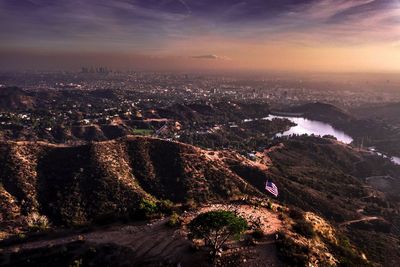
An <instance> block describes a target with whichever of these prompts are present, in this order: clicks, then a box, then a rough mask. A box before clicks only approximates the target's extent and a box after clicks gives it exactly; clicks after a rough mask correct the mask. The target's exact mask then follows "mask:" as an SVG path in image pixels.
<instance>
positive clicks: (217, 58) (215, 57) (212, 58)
mask: <svg viewBox="0 0 400 267" xmlns="http://www.w3.org/2000/svg"><path fill="white" fill-rule="evenodd" d="M192 58H196V59H211V60H232V59H231V58H229V57H225V56H217V55H214V54H208V55H200V56H193V57H192Z"/></svg>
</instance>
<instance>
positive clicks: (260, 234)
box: [251, 228, 264, 239]
mask: <svg viewBox="0 0 400 267" xmlns="http://www.w3.org/2000/svg"><path fill="white" fill-rule="evenodd" d="M251 236H252V237H254V238H255V239H262V238H263V237H264V231H263V230H262V229H261V228H258V229H255V230H254V231H253V232H252V233H251Z"/></svg>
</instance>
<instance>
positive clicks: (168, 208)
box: [157, 199, 174, 215]
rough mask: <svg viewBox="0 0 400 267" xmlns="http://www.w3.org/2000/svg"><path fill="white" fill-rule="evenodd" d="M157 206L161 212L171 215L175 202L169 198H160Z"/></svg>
mask: <svg viewBox="0 0 400 267" xmlns="http://www.w3.org/2000/svg"><path fill="white" fill-rule="evenodd" d="M157 208H158V211H159V212H161V213H163V214H168V215H170V214H172V213H173V209H174V203H172V201H170V200H168V199H166V200H160V201H158V202H157Z"/></svg>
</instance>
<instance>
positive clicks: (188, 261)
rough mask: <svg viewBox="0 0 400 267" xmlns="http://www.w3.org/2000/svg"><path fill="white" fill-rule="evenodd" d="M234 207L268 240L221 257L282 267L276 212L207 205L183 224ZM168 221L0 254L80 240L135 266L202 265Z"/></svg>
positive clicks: (28, 245) (46, 241)
mask: <svg viewBox="0 0 400 267" xmlns="http://www.w3.org/2000/svg"><path fill="white" fill-rule="evenodd" d="M233 208H234V209H235V210H236V211H237V212H238V213H239V214H240V215H242V216H243V217H245V218H246V219H247V220H248V221H252V220H259V222H260V223H261V227H262V229H263V230H264V233H265V234H266V235H267V237H266V238H265V239H264V240H262V241H260V242H259V244H258V245H257V246H243V244H242V243H243V242H236V241H235V242H232V243H231V244H230V248H229V249H228V250H227V251H225V252H224V255H229V254H233V253H236V252H242V253H244V254H245V260H244V262H243V265H241V266H281V264H280V262H279V260H278V258H277V253H276V248H275V243H274V237H275V233H276V232H277V231H278V230H279V229H280V227H281V221H280V220H279V219H278V217H277V215H276V214H275V213H273V212H270V211H268V210H267V209H265V208H254V207H252V206H248V205H235V206H227V205H210V206H205V207H202V208H200V209H199V210H198V211H197V212H191V213H186V214H185V215H184V216H183V220H184V223H188V222H189V221H190V220H191V219H192V218H193V217H194V216H196V215H197V214H199V213H202V212H206V211H210V210H216V209H233ZM257 218H258V219H257ZM167 220H168V218H167V219H163V220H158V221H155V222H153V223H151V224H150V223H149V224H144V223H143V224H130V225H114V226H110V227H108V228H106V229H104V228H103V229H96V230H93V231H92V232H88V233H81V234H72V235H69V236H66V237H59V238H54V239H50V240H49V239H42V240H38V241H31V242H26V243H22V244H18V245H12V246H10V247H5V248H3V249H2V250H0V251H1V252H2V253H10V252H18V251H21V250H29V249H35V248H43V247H49V246H57V245H63V244H68V243H71V242H74V241H78V240H83V241H86V242H88V243H91V244H109V243H113V244H117V245H119V246H123V247H127V248H130V249H132V253H134V258H135V261H136V262H135V264H138V265H140V264H142V265H143V264H145V263H149V262H160V261H164V262H165V261H168V262H175V263H180V264H181V266H193V264H196V262H197V263H199V262H204V257H206V254H205V252H194V251H193V250H191V249H190V247H191V242H190V241H189V240H188V239H187V238H186V235H187V231H186V227H185V226H183V227H182V228H179V229H175V228H170V227H167V226H166V225H165V223H166V221H167ZM196 266H197V265H196Z"/></svg>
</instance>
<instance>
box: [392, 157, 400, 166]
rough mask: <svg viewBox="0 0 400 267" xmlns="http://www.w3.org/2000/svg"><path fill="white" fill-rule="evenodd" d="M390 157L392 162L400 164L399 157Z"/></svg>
mask: <svg viewBox="0 0 400 267" xmlns="http://www.w3.org/2000/svg"><path fill="white" fill-rule="evenodd" d="M391 159H392V161H393V162H394V163H396V164H397V165H400V158H399V157H392V158H391Z"/></svg>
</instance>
